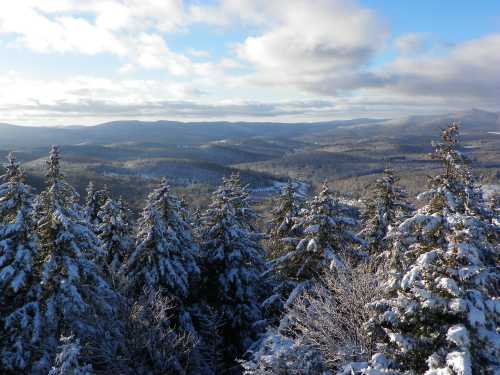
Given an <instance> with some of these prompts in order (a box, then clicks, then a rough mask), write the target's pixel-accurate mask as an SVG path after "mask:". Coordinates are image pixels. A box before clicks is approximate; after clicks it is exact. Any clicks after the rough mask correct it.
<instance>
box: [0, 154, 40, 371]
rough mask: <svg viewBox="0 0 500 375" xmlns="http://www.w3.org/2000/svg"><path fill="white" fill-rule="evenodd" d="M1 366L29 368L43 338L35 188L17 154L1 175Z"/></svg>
mask: <svg viewBox="0 0 500 375" xmlns="http://www.w3.org/2000/svg"><path fill="white" fill-rule="evenodd" d="M0 179H1V180H2V184H1V185H0V353H1V354H0V369H2V373H4V372H6V371H7V370H8V369H9V370H11V371H23V370H24V369H26V368H29V366H30V363H31V361H32V358H33V356H34V353H33V350H32V344H33V342H35V341H37V340H39V339H40V331H39V324H40V319H41V317H40V311H39V308H38V305H37V304H36V303H35V302H34V298H35V295H36V294H37V280H36V277H35V275H34V270H33V268H34V258H35V256H36V251H37V248H36V239H35V236H34V233H33V228H34V223H33V221H32V210H33V208H32V202H33V192H32V189H31V188H30V187H29V186H27V185H26V184H25V183H24V173H23V171H22V170H21V168H20V167H19V164H18V163H17V161H16V158H15V156H14V154H12V153H11V154H9V156H8V164H7V165H6V173H5V174H4V175H3V176H1V177H0Z"/></svg>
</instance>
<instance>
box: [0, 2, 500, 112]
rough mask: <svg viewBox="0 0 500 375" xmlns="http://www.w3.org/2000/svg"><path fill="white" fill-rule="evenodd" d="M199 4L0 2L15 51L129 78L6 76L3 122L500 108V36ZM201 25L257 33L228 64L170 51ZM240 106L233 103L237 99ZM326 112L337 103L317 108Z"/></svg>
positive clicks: (344, 8) (302, 11) (264, 6)
mask: <svg viewBox="0 0 500 375" xmlns="http://www.w3.org/2000/svg"><path fill="white" fill-rule="evenodd" d="M187 4H188V3H183V2H182V1H181V0H18V1H16V2H14V1H9V2H5V4H2V5H0V10H1V11H0V37H1V36H4V35H8V38H5V41H3V45H4V47H3V48H5V45H7V46H9V47H16V48H28V49H31V50H34V51H37V52H40V53H56V54H64V53H71V54H84V55H90V56H92V55H97V54H102V53H107V54H112V55H114V56H117V57H118V60H119V66H117V67H116V69H117V72H118V73H121V74H122V75H121V76H120V79H119V80H117V81H114V82H113V81H111V80H109V79H101V78H89V77H80V78H78V77H76V78H72V79H69V80H68V79H65V80H64V79H61V80H41V79H40V80H29V79H27V78H23V76H22V75H12V74H4V75H3V76H0V85H1V86H0V87H2V90H1V91H0V108H1V109H0V116H1V117H3V118H4V119H7V118H9V116H11V115H10V113H14V112H16V111H17V112H16V113H15V114H14V115H13V116H15V118H19V117H20V116H21V115H22V114H25V115H26V116H28V115H29V116H35V117H36V116H42V115H47V116H49V114H51V115H52V116H54V117H55V118H58V119H62V118H63V117H64V116H66V117H68V116H69V117H71V116H77V109H78V108H79V109H80V111H81V112H82V113H86V114H87V115H88V116H97V111H98V110H101V111H103V115H106V116H111V114H112V113H114V114H115V115H118V114H121V115H123V116H132V109H134V108H135V109H136V110H137V111H138V113H142V114H143V115H145V114H148V113H149V114H150V115H151V116H160V115H162V116H167V117H170V116H171V115H172V116H181V114H185V115H186V116H193V117H196V118H198V117H200V118H201V117H202V116H203V114H205V115H207V116H216V115H218V116H221V117H223V116H225V113H224V110H225V111H227V115H228V116H229V115H231V116H237V115H238V114H240V115H241V116H244V117H245V116H246V117H250V118H251V117H252V116H255V117H259V118H263V117H265V116H267V117H269V118H273V119H276V118H278V117H279V118H286V116H297V117H300V116H306V115H307V116H311V118H319V117H321V118H323V119H326V118H328V116H332V117H335V116H337V115H340V116H343V117H351V116H356V115H368V116H369V115H370V114H376V115H377V114H378V115H383V116H387V114H388V113H411V112H412V111H425V110H427V111H447V110H449V109H463V108H465V107H473V106H478V107H483V108H487V109H488V108H489V109H497V110H498V98H499V97H500V91H499V90H500V74H498V66H499V65H500V54H498V53H497V51H499V50H500V34H492V35H489V36H484V37H482V38H478V39H476V40H470V41H467V42H462V43H459V44H457V45H454V46H447V47H446V48H443V45H442V44H439V42H436V40H434V38H435V36H434V35H431V34H428V33H411V32H410V33H407V34H405V35H401V36H399V37H398V38H390V37H389V36H390V35H389V30H388V28H387V26H386V25H385V24H383V23H382V22H381V21H380V17H379V16H378V15H377V14H375V13H374V12H372V11H371V10H369V9H367V8H366V7H364V6H362V5H361V4H360V3H358V2H357V1H355V0H273V1H269V0H220V1H218V2H216V3H215V4H212V5H209V6H208V5H203V2H194V3H192V2H190V3H189V4H191V5H187ZM193 23H204V24H205V25H209V26H210V27H217V28H224V29H223V32H231V31H232V30H233V29H232V28H235V29H236V30H238V32H239V33H240V32H241V31H242V30H243V31H245V32H246V36H244V37H243V38H242V39H241V40H240V42H239V43H236V44H235V45H232V46H231V47H227V48H228V49H227V51H226V53H225V54H223V56H222V57H219V53H218V52H217V54H215V52H214V51H215V49H214V51H212V52H213V55H211V54H210V53H209V52H208V51H207V50H198V49H191V48H186V47H188V46H186V47H184V48H183V49H182V51H183V52H180V51H178V50H175V49H174V48H172V45H173V44H171V43H167V40H170V38H175V36H176V35H178V33H187V32H189V27H190V26H191V25H192V24H193ZM242 25H243V26H242ZM219 31H220V30H219ZM166 33H169V35H168V36H166ZM176 33H177V34H176ZM389 43H391V44H390V45H389ZM387 47H390V48H391V51H397V53H398V56H397V57H396V58H394V59H393V60H392V61H389V62H386V63H383V64H381V63H380V60H378V58H379V57H380V55H381V54H382V53H384V51H387V49H386V48H387ZM215 56H217V57H215ZM374 61H378V62H377V66H376V68H375V67H374ZM143 69H148V70H152V71H153V72H152V75H151V76H154V77H157V80H156V81H149V80H142V79H130V78H134V77H137V76H136V74H137V73H138V72H139V71H140V70H143ZM162 73H168V74H162ZM228 98H231V102H227V101H225V99H228ZM284 98H286V100H285V101H284ZM290 98H295V99H296V100H292V101H289V99H290ZM301 100H304V102H302V101H301ZM314 101H319V102H320V103H328V105H321V106H319V107H318V108H313V107H314V106H313V102H314ZM285 102H286V104H284V103H285ZM333 102H334V103H335V105H333ZM266 103H267V104H269V105H266ZM300 103H306V104H305V105H304V107H301V104H300ZM292 105H295V106H296V110H294V109H293V108H292V107H291V106H292ZM127 106H129V108H130V110H127V109H126V108H125V107H127ZM21 108H22V110H21ZM167 109H168V110H167ZM71 111H75V112H74V113H73V112H71ZM113 111H114V112H113ZM90 113H92V115H90ZM349 114H350V116H349ZM37 118H38V117H37Z"/></svg>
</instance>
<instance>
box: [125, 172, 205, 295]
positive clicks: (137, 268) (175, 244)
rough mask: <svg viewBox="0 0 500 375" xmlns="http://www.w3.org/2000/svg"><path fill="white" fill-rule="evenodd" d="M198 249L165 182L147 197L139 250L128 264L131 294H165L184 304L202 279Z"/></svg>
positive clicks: (140, 224)
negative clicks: (192, 284)
mask: <svg viewBox="0 0 500 375" xmlns="http://www.w3.org/2000/svg"><path fill="white" fill-rule="evenodd" d="M197 252H198V249H197V246H196V244H195V243H194V241H193V238H192V233H191V228H190V225H189V224H188V223H186V222H185V221H184V220H183V219H182V217H181V214H180V202H179V200H178V199H177V198H176V197H174V196H173V195H172V193H171V191H170V186H169V185H168V183H167V181H166V180H165V179H163V180H162V181H161V183H160V186H159V187H158V188H157V189H155V190H154V191H153V192H152V193H151V194H150V195H149V197H148V200H147V204H146V207H145V208H144V210H143V212H142V216H141V218H140V220H139V231H138V234H137V242H136V248H135V250H134V251H133V252H132V254H131V255H130V257H129V259H128V262H127V273H128V291H129V293H130V294H131V295H132V296H139V295H140V294H142V293H143V291H144V290H145V289H147V290H150V291H162V292H164V293H165V294H168V295H169V296H171V297H175V298H176V302H178V303H179V304H182V303H183V302H185V301H186V300H187V299H188V298H189V296H190V293H191V285H190V284H191V282H193V281H196V279H197V278H198V277H199V273H200V270H199V268H198V264H197V261H196V254H197Z"/></svg>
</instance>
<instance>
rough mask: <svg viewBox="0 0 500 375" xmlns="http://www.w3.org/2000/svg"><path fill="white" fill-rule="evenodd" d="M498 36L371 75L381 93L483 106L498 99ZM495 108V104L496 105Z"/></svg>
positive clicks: (396, 63) (403, 60) (395, 64)
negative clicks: (376, 78) (376, 79)
mask: <svg viewBox="0 0 500 375" xmlns="http://www.w3.org/2000/svg"><path fill="white" fill-rule="evenodd" d="M499 50H500V34H491V35H487V36H484V37H482V38H478V39H475V40H470V41H467V42H464V43H461V44H457V45H455V46H454V47H453V48H451V49H450V51H449V53H448V54H446V55H445V56H435V55H433V54H421V55H420V56H418V57H415V56H413V57H411V58H409V57H400V58H398V59H396V60H395V61H394V62H392V63H389V64H386V65H385V66H383V67H382V68H381V69H379V70H378V71H376V72H374V74H375V75H376V76H377V77H379V78H380V82H381V84H380V89H382V90H385V91H390V92H394V93H398V94H400V95H404V96H411V97H413V98H414V100H415V101H416V100H417V98H418V97H441V98H466V99H467V100H469V101H470V102H482V103H483V105H484V106H491V105H494V103H498V98H499V97H500V74H499V70H498V67H499V66H500V54H498V53H497V51H499ZM497 105H498V104H497Z"/></svg>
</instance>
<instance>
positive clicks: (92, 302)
mask: <svg viewBox="0 0 500 375" xmlns="http://www.w3.org/2000/svg"><path fill="white" fill-rule="evenodd" d="M47 169H48V171H47V188H46V189H45V190H44V191H43V192H42V193H41V194H40V196H39V204H38V205H37V208H38V209H39V212H38V213H37V215H36V216H37V217H38V218H40V219H39V221H38V223H37V228H36V232H37V235H38V238H39V242H38V243H39V251H38V253H37V263H38V265H37V266H38V272H39V273H40V278H41V280H40V289H41V290H40V293H39V294H38V296H37V304H38V306H39V309H40V313H41V314H42V319H41V322H40V323H39V324H40V329H41V331H42V333H41V337H43V346H41V349H43V351H44V353H43V354H42V356H41V358H40V360H39V362H38V363H37V365H36V366H35V368H36V371H42V370H45V371H46V369H47V368H48V367H49V363H50V358H51V357H53V356H54V353H55V351H56V349H57V346H58V342H59V338H60V337H61V336H64V335H67V334H68V333H69V332H73V333H74V334H75V336H76V338H78V339H79V340H82V341H83V342H93V344H94V346H96V347H97V346H98V341H99V339H104V337H101V336H102V335H103V333H105V334H106V335H108V336H107V337H106V341H107V342H106V345H109V346H111V345H112V341H113V337H115V336H113V335H112V334H114V333H117V332H115V331H113V332H111V328H109V331H108V326H109V327H111V325H112V322H113V321H112V319H113V316H114V315H115V314H116V307H117V304H118V301H119V298H118V295H117V294H116V293H115V292H114V291H113V290H112V289H111V288H110V286H109V285H108V284H107V283H106V281H105V280H104V279H103V277H102V275H101V272H100V270H99V269H98V268H97V266H96V265H95V263H94V259H95V258H96V256H97V255H99V253H100V252H101V251H102V250H100V249H99V246H98V240H97V238H96V236H95V234H94V233H93V231H92V230H91V229H90V228H89V225H88V223H87V221H86V220H85V219H84V218H83V217H82V215H81V212H82V210H81V208H80V207H79V206H78V204H77V203H76V202H77V199H78V196H77V193H76V192H75V191H74V189H73V188H72V187H71V186H70V185H69V184H67V183H66V182H65V180H64V177H63V175H62V174H61V171H60V156H59V149H58V147H57V146H54V147H52V149H51V151H50V155H49V159H48V160H47ZM103 327H106V328H103ZM103 329H104V332H103ZM34 372H35V371H34Z"/></svg>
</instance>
